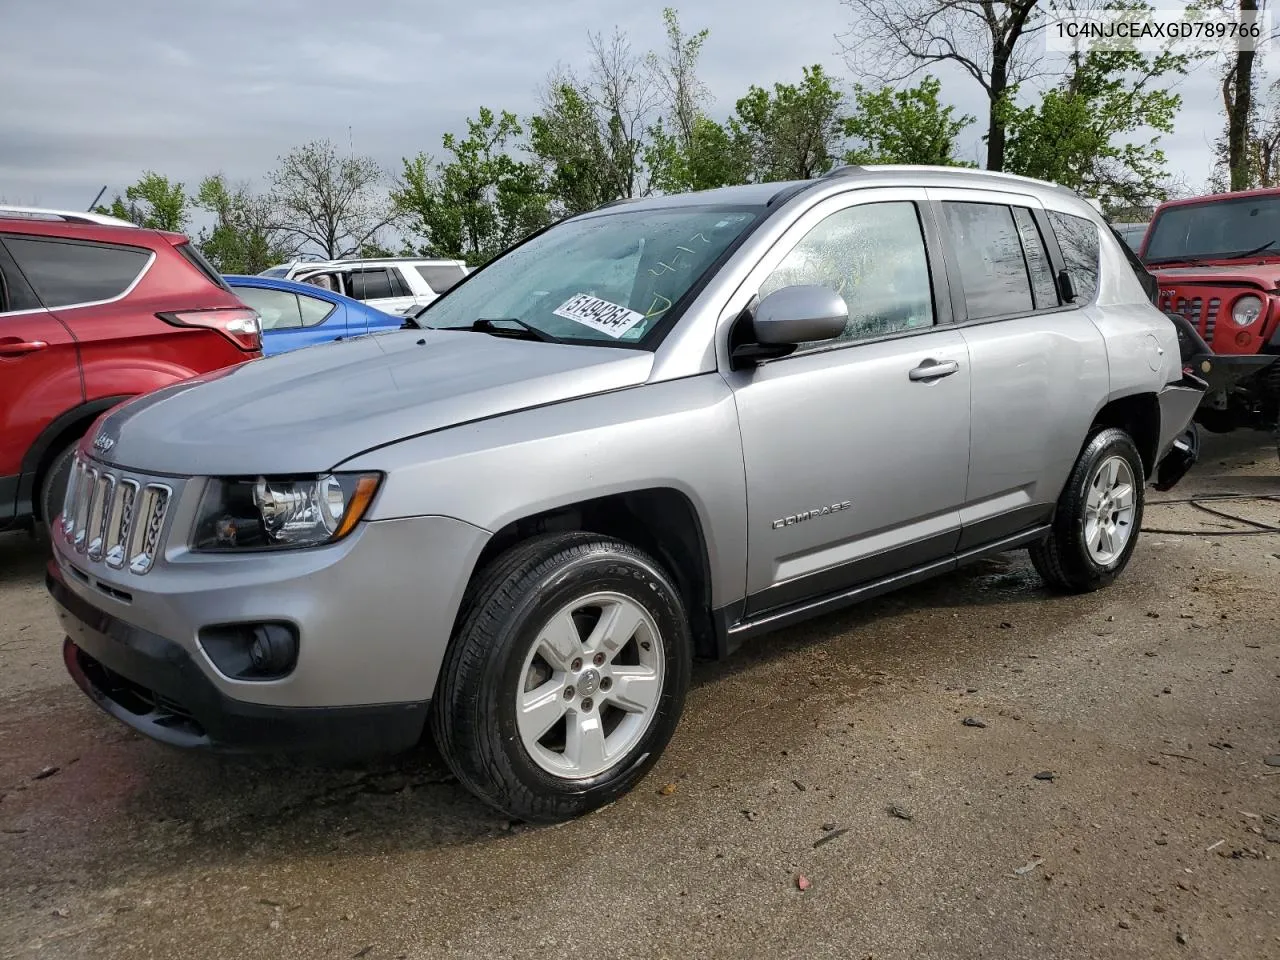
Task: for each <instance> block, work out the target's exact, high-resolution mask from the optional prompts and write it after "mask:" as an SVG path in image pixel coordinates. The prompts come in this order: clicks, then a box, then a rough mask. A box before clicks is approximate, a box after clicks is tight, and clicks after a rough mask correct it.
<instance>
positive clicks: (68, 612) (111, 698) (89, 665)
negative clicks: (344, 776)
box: [46, 560, 429, 760]
mask: <svg viewBox="0 0 1280 960" xmlns="http://www.w3.org/2000/svg"><path fill="white" fill-rule="evenodd" d="M46 584H47V586H48V588H49V593H50V595H51V596H52V597H53V600H54V604H55V609H56V612H57V614H58V619H59V621H61V623H62V627H63V630H64V631H65V632H66V635H67V638H66V640H65V641H64V642H63V647H62V656H63V661H64V663H65V664H66V667H67V672H68V673H70V674H71V678H72V679H73V680H75V682H76V685H77V686H79V687H80V689H81V690H83V691H84V692H85V693H86V694H87V695H88V696H89V698H90V699H92V700H93V701H94V702H95V703H97V704H98V706H100V707H102V709H103V710H105V711H106V712H107V713H109V714H111V716H113V717H115V718H116V719H117V720H120V721H121V722H123V723H125V724H127V725H128V726H130V727H132V728H133V729H134V730H137V731H138V732H140V733H143V734H146V735H147V736H149V737H152V738H153V739H155V740H159V741H161V742H163V743H167V744H170V745H172V746H176V747H187V748H197V749H208V750H214V751H218V752H226V753H291V754H301V755H307V756H315V757H317V758H324V759H326V760H343V759H355V758H360V757H368V756H376V755H379V754H387V753H398V752H400V751H403V750H407V749H409V748H410V747H412V746H413V745H414V744H416V743H417V742H418V740H419V739H421V737H422V732H423V729H424V726H425V723H426V718H427V710H428V707H429V702H428V701H426V700H423V701H417V702H409V703H380V704H374V705H369V706H357V707H279V706H270V705H265V704H260V703H248V702H246V701H243V700H236V699H233V698H232V697H229V696H227V695H226V694H225V693H223V692H222V691H221V690H219V689H218V688H217V687H216V686H214V684H213V683H212V682H211V681H210V679H209V677H208V676H207V675H206V674H205V672H204V670H203V669H202V668H201V667H200V665H199V664H198V663H197V662H196V661H195V660H194V658H193V657H192V656H191V654H189V653H188V652H187V651H186V650H185V649H183V647H181V646H180V645H179V644H177V643H174V642H173V641H172V640H167V639H165V638H164V637H161V636H159V635H157V634H154V633H151V632H150V631H147V630H143V629H142V628H140V627H135V626H132V625H130V624H128V623H125V622H124V621H123V620H120V619H118V618H117V617H114V616H112V615H111V614H109V613H106V612H104V611H102V610H99V609H97V608H96V607H94V606H92V605H91V604H90V603H88V601H86V600H84V599H83V598H82V597H80V596H78V595H77V594H75V593H74V592H72V590H71V589H70V588H69V587H68V586H67V584H66V582H65V580H64V579H63V577H62V574H61V571H60V570H59V569H58V565H57V563H56V562H55V561H52V560H51V561H50V562H49V567H48V572H47V574H46Z"/></svg>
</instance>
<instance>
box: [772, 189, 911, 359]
mask: <svg viewBox="0 0 1280 960" xmlns="http://www.w3.org/2000/svg"><path fill="white" fill-rule="evenodd" d="M801 284H817V285H819V286H823V287H827V288H828V289H830V290H834V291H835V292H836V293H838V294H840V296H841V297H843V298H844V301H845V303H846V304H847V305H848V307H849V322H848V323H847V324H846V325H845V329H844V333H843V334H842V335H841V338H840V339H842V340H863V339H868V338H871V337H879V336H884V335H885V334H890V333H898V332H901V331H904V330H914V329H918V328H920V327H929V326H932V325H933V322H934V311H933V289H932V287H931V285H930V282H929V258H928V255H927V254H926V252H925V245H924V233H923V232H922V231H921V229H920V216H919V213H918V212H917V210H916V205H915V204H914V203H911V202H909V201H897V202H891V203H865V204H860V205H858V206H855V207H849V208H848V209H846V210H840V211H837V212H836V213H833V214H831V215H830V216H829V217H827V218H826V219H824V220H823V221H822V222H821V223H819V224H818V225H817V226H816V227H814V228H813V229H812V230H810V231H809V232H808V233H807V234H805V235H804V237H803V238H801V240H800V242H799V243H797V244H796V245H795V247H793V248H792V249H791V251H790V252H789V253H788V254H787V255H786V257H785V259H783V261H782V262H781V263H780V264H778V266H777V267H775V268H774V270H773V272H772V273H770V274H769V276H768V277H767V278H765V281H764V283H762V284H761V285H760V296H761V297H762V298H763V297H766V296H768V295H769V294H770V293H773V292H774V291H775V290H781V289H782V288H783V287H791V286H798V285H801ZM826 343H828V341H823V344H824V345H825V344H826Z"/></svg>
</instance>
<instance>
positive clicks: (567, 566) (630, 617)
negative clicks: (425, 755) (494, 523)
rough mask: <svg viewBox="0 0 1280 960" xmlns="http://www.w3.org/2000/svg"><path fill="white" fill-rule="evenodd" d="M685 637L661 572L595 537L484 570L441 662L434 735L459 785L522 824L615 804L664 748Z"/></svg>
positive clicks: (533, 548)
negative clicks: (615, 800)
mask: <svg viewBox="0 0 1280 960" xmlns="http://www.w3.org/2000/svg"><path fill="white" fill-rule="evenodd" d="M691 660H692V640H691V637H690V632H689V625H688V618H687V616H686V614H685V610H684V606H683V604H682V603H681V600H680V595H679V593H678V591H677V590H676V589H675V587H674V586H673V585H672V583H671V580H670V578H669V577H668V576H667V574H666V573H665V571H663V570H662V568H661V567H660V566H659V565H658V564H657V563H656V562H655V561H654V560H653V559H652V558H650V557H649V556H647V555H646V554H645V553H644V552H643V551H641V550H638V549H637V548H636V547H634V546H631V545H630V544H627V543H624V542H621V541H618V540H614V539H612V538H608V537H601V536H599V535H596V534H590V533H569V534H553V535H547V536H540V537H536V538H534V539H532V540H529V541H526V542H525V543H522V544H520V545H518V546H516V547H513V548H512V549H511V550H510V551H508V552H507V553H505V554H503V555H502V556H500V557H499V558H498V559H497V560H495V561H494V562H493V563H492V564H490V566H489V567H488V568H487V569H486V570H485V571H484V572H483V573H482V574H481V575H480V577H479V579H478V581H477V583H476V586H475V589H474V590H473V591H472V592H471V595H470V596H469V599H468V602H467V606H466V607H465V609H464V611H463V615H462V618H461V622H460V625H459V627H458V629H457V631H456V633H455V635H454V637H453V638H452V641H451V643H450V646H449V651H448V653H447V654H446V655H445V661H444V664H443V666H442V668H441V677H440V682H439V685H438V689H437V692H436V697H435V700H434V704H433V707H432V719H431V730H432V734H433V736H434V738H435V741H436V744H437V746H438V747H439V749H440V753H441V755H442V756H443V757H444V759H445V762H446V763H448V765H449V767H450V768H451V769H452V770H453V772H454V773H455V774H456V775H457V777H458V779H459V780H460V781H461V782H462V783H463V785H464V786H466V787H468V788H469V789H470V790H471V791H472V792H473V793H475V794H476V795H478V796H479V797H480V798H481V799H483V800H485V801H486V802H487V803H489V804H490V805H492V806H494V807H496V808H497V809H499V810H501V811H503V812H504V813H507V814H508V815H510V816H512V817H515V818H517V819H520V820H528V821H535V822H555V821H561V820H567V819H570V818H572V817H576V816H579V815H581V814H583V813H587V812H588V811H590V810H594V809H596V808H597V807H600V806H602V805H604V804H606V803H609V802H611V801H612V800H614V799H616V798H617V797H619V796H621V795H622V794H624V793H626V792H627V791H628V790H630V789H631V788H632V787H633V786H635V784H636V783H637V782H638V781H639V780H640V779H641V778H643V777H644V775H645V774H646V773H647V772H648V770H649V768H650V767H651V766H652V765H653V764H654V763H655V762H656V761H657V759H658V757H659V755H661V753H662V750H663V749H664V748H665V747H666V745H667V742H668V741H669V740H670V738H671V735H672V733H673V732H674V730H675V727H676V724H677V722H678V721H679V718H680V713H681V710H682V709H683V707H684V698H685V693H686V691H687V689H688V684H689V670H690V663H691Z"/></svg>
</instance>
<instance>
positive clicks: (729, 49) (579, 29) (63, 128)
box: [0, 0, 1221, 207]
mask: <svg viewBox="0 0 1280 960" xmlns="http://www.w3.org/2000/svg"><path fill="white" fill-rule="evenodd" d="M662 5H663V4H662V2H661V0H659V2H647V3H635V2H628V0H557V2H556V3H549V2H545V0H544V2H536V3H535V2H530V0H482V2H472V3H463V4H451V3H444V2H441V0H434V2H422V0H376V2H369V3H365V4H353V3H351V2H350V0H270V2H265V0H205V2H202V3H195V2H178V3H174V2H172V0H167V2H160V0H130V2H128V3H117V4H104V3H101V2H100V0H58V2H49V0H3V6H4V14H3V20H4V32H5V36H6V44H5V55H4V56H3V57H2V58H0V89H3V90H5V91H6V95H5V96H4V97H2V98H0V197H3V198H5V199H6V200H8V201H9V202H35V203H41V204H45V205H48V206H70V207H83V206H85V205H87V204H88V203H89V201H90V200H92V199H93V196H94V194H96V193H97V191H98V189H99V187H101V186H102V185H103V184H104V183H105V184H109V186H110V188H111V189H112V190H118V189H122V188H123V187H124V186H125V185H127V184H129V183H131V182H132V181H133V180H135V179H136V178H137V176H138V175H139V173H141V171H142V170H144V169H154V170H157V171H159V172H162V173H165V174H167V175H168V176H170V177H173V178H176V179H178V180H182V181H185V182H187V183H194V182H195V181H197V180H198V179H199V178H200V177H201V176H202V175H204V174H206V173H210V172H213V171H217V170H221V171H224V172H225V173H227V174H228V176H230V177H231V178H232V179H256V178H260V177H261V176H262V175H263V174H265V173H266V172H267V171H268V170H269V169H270V168H271V167H272V166H273V165H274V163H275V160H276V158H277V157H278V156H279V155H280V154H281V153H283V152H285V151H287V150H288V149H289V148H290V147H292V146H294V145H296V144H299V143H301V142H304V141H306V140H310V139H314V138H320V137H328V138H331V139H333V140H335V141H337V142H339V143H343V144H345V143H346V142H347V139H348V129H350V136H351V138H352V140H353V141H354V147H355V149H356V150H357V151H358V152H361V153H367V154H371V155H373V156H375V157H376V158H377V159H378V160H379V161H381V162H382V163H383V164H385V165H386V166H387V167H388V168H389V169H394V168H396V167H398V165H399V160H400V158H401V157H403V156H407V155H412V154H414V153H417V152H418V151H420V150H422V151H426V152H428V153H433V152H438V150H439V143H440V137H441V135H442V134H443V133H445V132H446V131H450V130H454V131H456V130H460V129H462V128H463V125H464V120H465V118H466V117H467V116H473V115H474V114H475V112H476V110H477V109H478V108H479V107H480V106H481V105H487V106H491V107H494V108H495V109H509V110H512V111H514V112H516V113H518V114H520V115H522V116H523V115H527V114H528V113H529V112H531V111H532V110H533V109H534V108H535V106H536V102H537V87H538V85H539V84H540V83H541V81H542V80H543V78H544V77H545V76H546V74H547V72H548V71H549V70H550V69H551V68H552V67H554V66H555V65H557V63H560V64H567V65H572V64H575V63H581V61H582V59H583V56H584V54H585V51H586V46H587V33H588V31H602V32H605V33H608V32H610V31H612V29H613V28H614V27H615V26H617V27H619V28H621V29H622V30H624V31H625V32H626V33H627V34H628V35H629V36H630V37H631V39H632V42H633V44H634V46H635V48H636V49H637V50H646V49H650V48H652V47H655V46H657V45H659V44H660V43H661V41H662V23H661V8H662ZM679 8H680V12H681V17H682V21H683V23H684V24H685V26H686V27H687V28H689V29H691V30H692V29H697V28H700V27H703V26H706V27H709V28H710V29H711V37H710V39H709V41H708V42H707V45H706V47H705V49H704V54H703V68H702V75H703V78H704V79H705V80H706V82H707V83H708V85H709V87H710V89H711V91H712V92H713V94H714V95H715V96H716V98H717V104H716V112H717V113H719V114H724V113H727V112H728V110H730V109H731V108H732V104H733V102H734V100H735V99H736V98H737V97H738V96H740V95H741V94H742V93H743V92H744V91H745V89H746V87H747V86H748V85H749V84H751V83H759V84H771V83H773V82H774V81H790V80H794V79H797V78H798V77H799V73H800V68H801V66H803V65H808V64H812V63H822V64H823V65H824V66H826V67H827V68H828V69H831V70H833V71H835V72H836V73H838V74H840V75H847V74H848V71H847V69H846V68H845V66H844V64H843V63H842V62H841V60H840V57H839V55H838V52H837V48H838V44H837V42H836V40H835V38H834V37H835V34H836V33H841V32H844V31H846V30H848V29H849V26H850V24H849V21H848V16H847V10H846V8H844V7H843V6H841V5H840V4H839V3H838V2H837V0H811V2H809V3H805V4H794V5H780V4H779V3H778V2H777V0H686V2H684V3H680V4H679ZM50 51H57V54H56V56H51V55H50ZM943 79H944V84H945V85H944V95H945V96H946V97H947V99H948V100H949V101H951V102H953V103H955V104H956V105H957V106H958V107H960V108H961V109H962V110H963V111H965V112H968V113H972V114H975V115H979V116H980V115H981V114H982V101H981V93H980V91H979V90H977V88H976V87H975V86H974V85H973V84H972V83H971V82H968V81H966V80H965V79H964V78H963V77H962V76H960V75H958V74H955V75H953V74H944V75H943ZM1182 89H1183V94H1184V96H1185V98H1186V101H1187V103H1186V106H1185V108H1184V111H1183V115H1182V117H1181V118H1180V121H1179V126H1178V131H1177V133H1176V134H1175V135H1174V136H1172V137H1168V138H1166V141H1165V149H1166V151H1167V153H1168V154H1169V157H1170V159H1171V161H1172V164H1173V166H1174V167H1175V169H1178V170H1180V171H1184V172H1185V173H1186V175H1187V177H1188V179H1189V180H1190V181H1191V182H1192V183H1194V184H1197V185H1198V184H1200V183H1202V182H1203V181H1204V179H1205V178H1206V177H1207V176H1208V173H1209V169H1210V165H1211V159H1212V158H1211V148H1210V144H1211V143H1212V141H1213V139H1214V138H1215V137H1216V136H1217V135H1218V131H1219V129H1220V127H1221V119H1220V105H1219V103H1218V100H1217V82H1216V78H1215V76H1214V75H1213V72H1212V68H1211V67H1208V66H1206V67H1202V68H1201V70H1200V71H1199V72H1198V73H1197V74H1196V75H1194V76H1192V77H1189V78H1188V79H1187V80H1186V81H1185V82H1184V83H1183V88H1182ZM979 126H980V125H975V126H974V127H973V128H971V130H970V131H968V132H967V134H966V137H967V143H966V148H965V150H964V154H965V156H971V157H980V156H981V147H980V144H979V142H978V138H979V136H980V134H981V130H980V129H979Z"/></svg>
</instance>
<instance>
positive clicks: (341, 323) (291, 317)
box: [235, 286, 364, 356]
mask: <svg viewBox="0 0 1280 960" xmlns="http://www.w3.org/2000/svg"><path fill="white" fill-rule="evenodd" d="M235 291H236V295H237V296H238V297H239V298H240V299H241V300H243V301H244V302H245V303H246V304H247V305H248V306H250V307H253V309H254V310H256V311H258V316H259V317H261V319H262V353H263V355H264V356H272V355H274V354H277V353H287V352H289V351H290V350H298V349H301V348H302V347H309V346H311V345H312V344H316V343H326V342H328V341H330V340H338V339H341V338H342V337H345V336H347V335H348V334H349V333H350V332H351V331H350V330H349V329H348V326H347V311H346V308H345V307H343V306H342V305H341V304H339V303H337V302H334V301H329V300H326V299H324V298H322V297H313V296H308V295H304V294H299V293H295V292H293V291H292V290H279V289H275V288H272V287H256V286H237V287H236V288H235ZM356 332H360V333H363V332H364V331H363V330H361V331H356Z"/></svg>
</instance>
